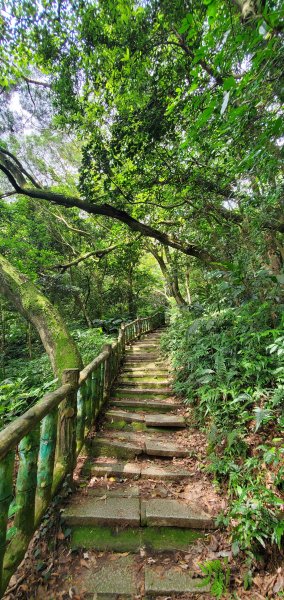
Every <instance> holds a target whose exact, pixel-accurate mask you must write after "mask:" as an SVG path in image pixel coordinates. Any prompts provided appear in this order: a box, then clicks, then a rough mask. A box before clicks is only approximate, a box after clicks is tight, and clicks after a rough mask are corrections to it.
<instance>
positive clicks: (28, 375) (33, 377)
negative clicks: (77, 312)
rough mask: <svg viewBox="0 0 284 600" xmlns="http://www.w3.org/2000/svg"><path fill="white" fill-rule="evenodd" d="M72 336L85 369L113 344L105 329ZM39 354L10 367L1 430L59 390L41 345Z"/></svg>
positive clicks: (1, 392) (0, 385)
mask: <svg viewBox="0 0 284 600" xmlns="http://www.w3.org/2000/svg"><path fill="white" fill-rule="evenodd" d="M71 333H72V336H73V337H74V339H75V341H76V343H77V345H78V348H79V351H80V353H81V356H82V359H83V362H84V365H87V364H88V363H89V362H91V360H93V359H94V358H95V356H97V355H98V354H99V353H100V351H101V349H102V347H103V345H104V344H106V343H110V342H111V341H112V340H113V337H110V336H109V335H108V336H107V335H106V334H105V333H103V331H102V329H101V328H94V329H74V330H73V331H72V332H71ZM35 354H36V356H35V357H34V358H32V359H29V360H28V359H27V357H26V356H25V355H24V354H23V356H19V357H18V358H15V359H11V358H10V359H9V361H8V363H7V366H6V369H5V378H4V379H2V380H0V428H2V427H4V426H5V425H7V423H9V422H10V421H12V420H13V419H14V418H15V417H17V416H19V415H21V414H22V413H23V412H24V411H25V410H27V409H28V408H30V407H31V406H32V405H33V404H35V402H37V401H38V400H40V399H41V398H42V396H43V395H44V394H46V393H47V392H50V391H52V390H54V389H56V387H58V380H57V379H54V376H53V373H52V369H51V365H50V362H49V358H48V356H47V354H46V353H43V349H42V348H41V347H40V346H39V345H38V344H35Z"/></svg>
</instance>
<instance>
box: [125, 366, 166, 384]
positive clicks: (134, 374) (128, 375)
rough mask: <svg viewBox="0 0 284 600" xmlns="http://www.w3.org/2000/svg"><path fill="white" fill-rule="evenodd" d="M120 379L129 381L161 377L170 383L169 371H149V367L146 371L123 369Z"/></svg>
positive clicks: (155, 379) (157, 379)
mask: <svg viewBox="0 0 284 600" xmlns="http://www.w3.org/2000/svg"><path fill="white" fill-rule="evenodd" d="M120 379H126V380H127V381H133V380H134V381H137V382H138V383H139V381H140V380H141V379H142V381H144V380H150V379H151V381H160V379H162V380H164V381H166V382H167V383H168V381H169V376H168V373H167V371H161V372H158V371H156V370H154V369H153V370H152V371H149V369H147V370H145V371H141V370H140V371H134V370H133V371H130V370H122V371H121V373H120Z"/></svg>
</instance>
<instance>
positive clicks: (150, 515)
mask: <svg viewBox="0 0 284 600" xmlns="http://www.w3.org/2000/svg"><path fill="white" fill-rule="evenodd" d="M141 525H144V526H147V527H183V528H186V529H206V530H210V529H214V521H213V519H212V517H211V516H210V515H208V514H207V513H205V512H204V511H203V510H202V509H201V508H198V507H197V506H196V505H189V504H186V503H185V502H182V501H180V500H176V499H172V498H150V499H149V500H141Z"/></svg>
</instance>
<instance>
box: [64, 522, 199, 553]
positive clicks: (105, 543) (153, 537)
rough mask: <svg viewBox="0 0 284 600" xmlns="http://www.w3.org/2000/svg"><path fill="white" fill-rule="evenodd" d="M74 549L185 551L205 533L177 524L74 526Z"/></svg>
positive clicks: (72, 540)
mask: <svg viewBox="0 0 284 600" xmlns="http://www.w3.org/2000/svg"><path fill="white" fill-rule="evenodd" d="M71 529H72V533H71V546H72V548H85V549H86V550H87V549H91V548H93V549H94V550H98V551H99V552H110V551H113V552H133V553H139V552H140V549H141V547H145V548H146V550H149V551H154V552H157V553H160V552H164V551H175V550H177V551H178V550H180V551H186V550H187V549H188V547H189V546H190V545H191V544H193V543H194V542H195V540H197V539H199V538H202V537H203V536H204V534H203V532H201V531H198V530H194V531H193V530H192V531H191V530H190V529H180V528H178V527H137V528H131V527H128V528H126V529H125V528H121V527H101V526H99V525H98V526H91V527H89V526H78V525H77V526H72V527H71Z"/></svg>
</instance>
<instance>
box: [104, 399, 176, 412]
mask: <svg viewBox="0 0 284 600" xmlns="http://www.w3.org/2000/svg"><path fill="white" fill-rule="evenodd" d="M110 406H116V407H117V408H130V409H132V410H133V409H134V410H143V411H144V412H152V411H156V410H158V411H159V412H161V411H162V412H172V411H175V410H178V409H180V408H183V405H182V404H178V403H175V402H168V401H167V402H165V401H164V402H161V401H159V400H153V399H148V398H145V399H143V400H141V399H137V398H113V399H111V400H110Z"/></svg>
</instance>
